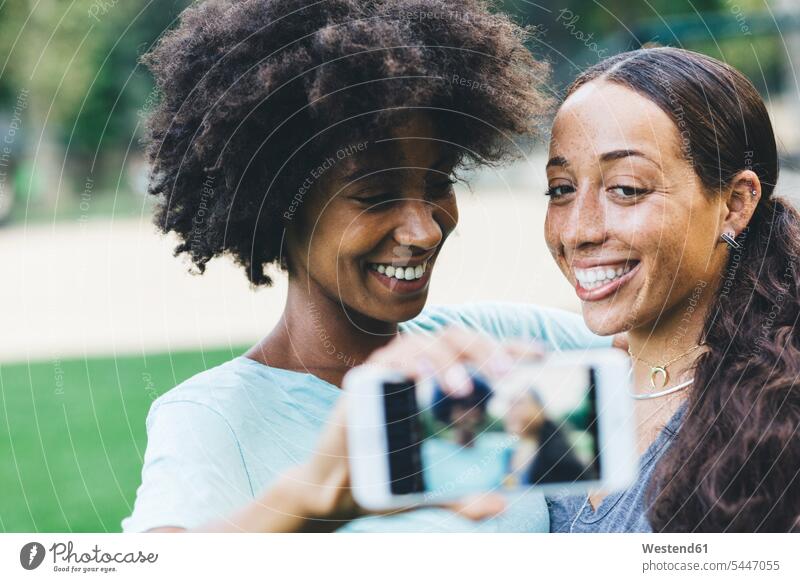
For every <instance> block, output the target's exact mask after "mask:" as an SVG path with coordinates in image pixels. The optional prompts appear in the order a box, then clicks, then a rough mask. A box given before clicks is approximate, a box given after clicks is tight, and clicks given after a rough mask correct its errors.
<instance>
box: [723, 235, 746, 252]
mask: <svg viewBox="0 0 800 582" xmlns="http://www.w3.org/2000/svg"><path fill="white" fill-rule="evenodd" d="M719 238H721V239H722V240H723V241H725V242H726V243H728V246H729V247H731V248H732V249H735V250H738V249H740V248H742V245H740V244H739V243H738V242H736V239H735V238H734V237H733V232H723V233H722V234H721V235H720V237H719Z"/></svg>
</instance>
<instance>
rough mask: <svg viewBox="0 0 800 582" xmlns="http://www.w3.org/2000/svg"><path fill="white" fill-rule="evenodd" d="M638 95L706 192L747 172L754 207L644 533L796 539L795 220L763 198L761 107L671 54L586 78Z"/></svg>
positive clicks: (737, 85) (710, 320) (718, 74)
mask: <svg viewBox="0 0 800 582" xmlns="http://www.w3.org/2000/svg"><path fill="white" fill-rule="evenodd" d="M595 79H603V80H605V81H609V82H613V83H619V84H621V85H623V86H626V87H628V88H630V89H632V90H634V91H637V92H638V93H640V94H641V95H643V96H645V97H647V98H648V99H650V100H651V101H653V102H654V103H655V104H657V105H658V106H659V107H660V108H661V109H662V110H663V111H665V112H666V113H667V114H668V115H670V117H671V118H672V120H673V121H674V122H675V124H676V127H677V128H678V129H679V133H680V136H681V141H682V143H683V144H684V146H685V147H683V148H682V150H683V154H684V156H685V157H686V158H687V160H688V161H689V162H690V163H691V164H692V167H693V168H694V171H695V172H696V173H697V175H698V177H699V178H700V180H701V181H702V183H703V185H704V187H705V189H706V190H707V191H708V192H709V193H718V192H719V191H720V190H721V189H722V188H725V187H729V186H730V185H731V183H732V181H733V178H734V177H735V176H736V175H737V174H738V173H739V172H741V171H742V170H746V169H751V170H753V171H754V172H755V173H756V174H757V175H758V177H759V179H760V181H761V185H762V195H761V200H760V201H759V203H758V206H757V207H756V210H755V213H754V215H753V217H752V219H751V221H750V223H749V225H748V228H747V229H746V231H745V232H744V233H742V234H741V235H740V236H739V237H738V239H737V241H738V242H739V244H740V245H741V247H742V248H741V249H740V250H732V251H731V252H730V256H729V258H728V265H727V269H726V271H725V273H723V274H722V283H721V284H720V285H719V287H718V288H717V289H716V290H715V294H716V296H715V300H714V302H713V304H712V306H711V308H710V310H709V313H708V315H707V317H706V321H705V324H704V329H703V336H702V337H703V338H704V340H705V344H706V346H707V348H708V350H707V351H706V352H705V353H704V354H703V355H702V356H700V357H699V358H698V360H697V361H696V362H695V369H694V384H693V390H692V391H691V393H690V396H689V399H688V400H689V401H688V407H687V410H686V413H685V416H684V418H683V422H682V426H681V428H680V430H679V431H678V433H677V434H676V435H675V438H674V440H673V441H672V444H671V446H670V447H669V449H668V450H667V452H666V453H665V455H664V456H663V457H662V459H661V460H660V462H659V464H658V466H657V467H656V470H655V473H654V476H653V479H652V481H651V483H650V501H651V506H650V511H649V515H648V517H649V520H650V524H651V526H652V528H653V530H654V531H672V532H690V531H700V532H718V531H739V532H755V531H772V532H786V531H800V387H798V386H796V383H797V382H798V381H800V337H798V335H797V334H796V333H795V326H796V325H797V323H798V316H800V285H799V284H798V275H799V274H800V273H799V272H798V270H797V266H798V260H799V259H798V257H800V218H799V217H798V214H797V212H796V211H795V210H794V209H793V208H792V207H791V206H790V205H789V204H788V203H786V202H784V201H783V200H781V199H780V198H776V197H774V196H773V192H774V189H775V184H776V182H777V179H778V155H777V148H776V143H775V135H774V133H773V129H772V124H771V123H770V120H769V115H768V113H767V109H766V107H765V105H764V102H763V100H762V99H761V97H760V96H759V94H758V92H757V91H756V89H755V87H753V85H752V84H751V83H750V81H749V80H748V79H747V78H746V77H745V76H744V75H742V74H741V73H739V72H738V71H736V70H735V69H733V68H732V67H730V66H728V65H726V64H725V63H722V62H720V61H718V60H716V59H713V58H711V57H708V56H705V55H701V54H698V53H694V52H691V51H686V50H682V49H676V48H654V49H642V50H638V51H633V52H629V53H623V54H620V55H617V56H615V57H612V58H610V59H607V60H605V61H603V62H601V63H599V64H598V65H596V66H594V67H592V68H590V69H588V70H587V71H585V72H584V73H583V74H582V75H581V76H580V77H578V79H576V80H575V82H574V83H573V84H572V85H571V86H570V88H569V89H568V91H567V95H569V94H571V93H572V92H574V91H575V90H576V89H577V88H578V87H580V86H582V85H584V84H585V83H588V82H590V81H593V80H595Z"/></svg>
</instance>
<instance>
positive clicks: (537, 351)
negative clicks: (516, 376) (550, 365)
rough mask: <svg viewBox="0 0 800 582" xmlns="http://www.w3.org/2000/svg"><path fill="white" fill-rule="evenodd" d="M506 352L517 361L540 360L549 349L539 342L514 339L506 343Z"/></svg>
mask: <svg viewBox="0 0 800 582" xmlns="http://www.w3.org/2000/svg"><path fill="white" fill-rule="evenodd" d="M504 346H505V349H506V352H507V353H508V354H509V356H511V357H512V358H513V360H514V362H515V363H520V362H530V361H534V362H536V361H540V360H542V359H543V358H544V357H545V356H546V355H547V351H546V350H545V348H544V346H543V345H542V344H540V343H539V342H523V341H512V342H508V343H506V344H504Z"/></svg>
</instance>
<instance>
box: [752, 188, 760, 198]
mask: <svg viewBox="0 0 800 582" xmlns="http://www.w3.org/2000/svg"><path fill="white" fill-rule="evenodd" d="M750 194H752V195H753V197H756V196H758V191H757V190H756V189H755V188H753V189H752V190H751V191H750Z"/></svg>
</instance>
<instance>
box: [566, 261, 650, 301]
mask: <svg viewBox="0 0 800 582" xmlns="http://www.w3.org/2000/svg"><path fill="white" fill-rule="evenodd" d="M640 264H641V263H640V262H639V261H623V262H618V263H609V264H598V265H594V266H592V267H586V268H578V267H575V268H574V269H573V273H574V275H575V292H576V293H577V295H578V297H579V298H580V299H581V301H600V300H601V299H605V298H606V297H609V296H610V295H612V294H614V293H616V292H617V291H618V290H619V289H620V288H621V287H622V286H623V285H625V284H626V283H627V282H628V281H630V280H631V279H633V277H635V276H636V273H638V272H639V265H640Z"/></svg>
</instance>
